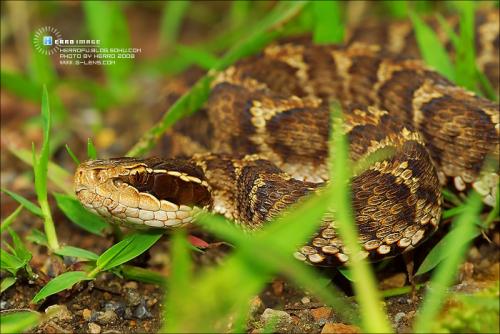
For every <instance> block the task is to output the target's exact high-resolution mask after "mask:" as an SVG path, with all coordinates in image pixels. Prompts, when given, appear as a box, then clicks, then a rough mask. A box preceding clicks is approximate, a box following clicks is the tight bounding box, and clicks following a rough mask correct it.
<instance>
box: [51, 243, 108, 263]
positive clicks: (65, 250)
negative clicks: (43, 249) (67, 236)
mask: <svg viewBox="0 0 500 334" xmlns="http://www.w3.org/2000/svg"><path fill="white" fill-rule="evenodd" d="M55 253H56V254H58V255H62V256H71V257H76V258H79V259H83V260H88V261H96V260H97V259H98V258H99V255H97V254H96V253H94V252H91V251H89V250H86V249H82V248H78V247H73V246H63V247H61V248H59V249H58V250H57V251H56V252H55Z"/></svg>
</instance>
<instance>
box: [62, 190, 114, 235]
mask: <svg viewBox="0 0 500 334" xmlns="http://www.w3.org/2000/svg"><path fill="white" fill-rule="evenodd" d="M54 198H55V199H56V202H57V206H58V207H59V209H61V211H62V212H63V213H64V215H65V216H66V217H68V218H69V220H71V221H72V222H73V223H75V224H76V225H78V226H79V227H81V228H82V229H84V230H85V231H87V232H90V233H92V234H96V235H100V236H102V235H103V231H104V230H105V229H106V228H107V227H109V224H108V223H107V222H106V221H105V220H103V219H102V218H101V217H99V216H98V215H95V214H93V213H91V212H89V211H88V210H86V209H85V208H84V207H83V206H82V204H81V203H80V202H79V201H78V200H76V199H75V198H74V197H72V196H68V195H64V194H57V193H54Z"/></svg>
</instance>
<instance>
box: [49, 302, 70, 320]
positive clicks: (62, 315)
mask: <svg viewBox="0 0 500 334" xmlns="http://www.w3.org/2000/svg"><path fill="white" fill-rule="evenodd" d="M45 314H46V315H47V317H48V318H49V319H51V318H56V319H59V320H71V319H73V315H72V314H71V312H70V311H69V310H68V307H67V306H66V305H59V304H55V305H50V306H49V307H47V308H46V309H45Z"/></svg>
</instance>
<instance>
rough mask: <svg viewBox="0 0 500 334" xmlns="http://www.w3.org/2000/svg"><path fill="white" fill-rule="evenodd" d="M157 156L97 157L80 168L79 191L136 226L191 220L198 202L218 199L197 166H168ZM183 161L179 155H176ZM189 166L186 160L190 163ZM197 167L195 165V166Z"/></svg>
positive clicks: (204, 204)
mask: <svg viewBox="0 0 500 334" xmlns="http://www.w3.org/2000/svg"><path fill="white" fill-rule="evenodd" d="M156 161H157V160H154V159H150V160H142V161H141V162H140V163H139V162H138V161H137V160H135V159H130V158H128V159H116V160H108V161H106V162H107V163H108V165H106V166H103V163H104V162H103V161H101V160H94V161H89V162H86V163H83V164H81V165H80V166H79V167H78V169H77V171H76V173H75V192H76V194H77V197H78V199H79V200H80V202H81V203H82V204H83V205H84V206H85V207H86V208H87V209H89V210H90V211H92V212H95V213H97V214H98V215H100V216H102V217H104V218H106V219H108V220H110V221H112V222H117V223H120V224H124V225H129V226H130V225H132V226H133V227H134V228H137V227H140V225H143V226H144V227H145V226H150V227H160V228H168V227H177V226H185V225H187V224H190V223H191V222H192V221H193V219H194V216H195V213H196V212H197V210H196V209H197V208H201V209H206V208H209V207H210V205H211V204H212V199H211V194H210V187H209V186H208V183H207V182H206V181H205V180H204V179H203V175H202V174H200V173H199V171H197V170H193V171H191V173H188V172H189V169H186V168H184V169H180V170H179V169H177V170H172V169H165V168H163V167H169V165H163V166H162V165H158V164H156V163H155V162H156ZM175 163H176V164H178V161H175ZM184 167H186V166H184ZM192 167H193V168H195V166H192Z"/></svg>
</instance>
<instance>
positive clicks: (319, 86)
mask: <svg viewBox="0 0 500 334" xmlns="http://www.w3.org/2000/svg"><path fill="white" fill-rule="evenodd" d="M331 51H332V48H331V47H327V46H316V47H313V48H307V49H305V50H304V55H303V59H304V62H305V63H307V64H308V65H309V69H308V77H309V78H310V80H311V85H312V86H313V87H314V91H315V93H316V95H317V96H318V97H320V98H321V99H323V101H324V102H325V104H326V105H328V99H329V98H331V97H339V94H341V92H342V90H343V86H342V82H343V80H342V79H341V78H340V77H339V75H338V73H337V67H336V64H335V61H334V59H333V56H332V54H331Z"/></svg>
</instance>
